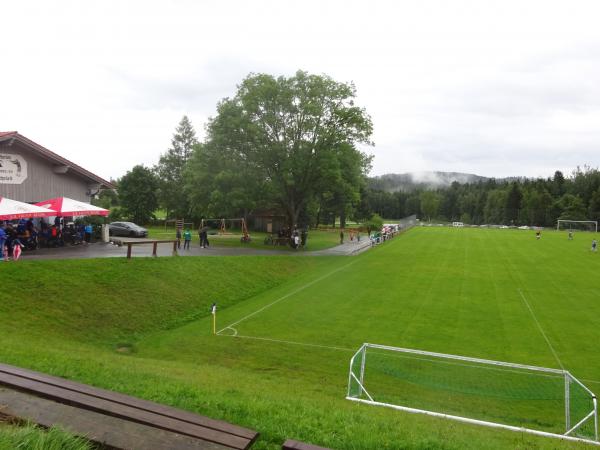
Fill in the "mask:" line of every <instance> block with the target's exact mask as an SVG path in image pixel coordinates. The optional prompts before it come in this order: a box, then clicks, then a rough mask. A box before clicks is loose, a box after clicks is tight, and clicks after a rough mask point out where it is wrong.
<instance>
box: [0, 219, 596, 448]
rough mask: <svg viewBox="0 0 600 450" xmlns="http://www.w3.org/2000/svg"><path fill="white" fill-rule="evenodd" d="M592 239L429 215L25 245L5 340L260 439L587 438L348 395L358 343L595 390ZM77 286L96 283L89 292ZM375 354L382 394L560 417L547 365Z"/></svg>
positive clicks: (427, 444) (489, 442)
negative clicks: (360, 240)
mask: <svg viewBox="0 0 600 450" xmlns="http://www.w3.org/2000/svg"><path fill="white" fill-rule="evenodd" d="M591 239H592V236H591V234H588V233H579V234H576V235H575V239H574V240H573V241H569V240H568V239H567V235H566V233H557V232H544V233H543V235H542V238H541V239H540V240H536V239H535V234H534V233H533V232H531V231H522V230H492V229H468V228H464V229H451V228H433V227H432V228H426V227H423V228H415V229H412V230H410V231H408V232H406V233H404V234H402V235H400V236H398V237H397V238H395V239H394V240H392V241H390V242H387V243H385V244H383V245H380V246H378V247H376V248H373V249H372V250H369V251H367V252H365V253H363V254H361V255H358V256H355V257H310V256H301V257H299V256H272V257H239V258H219V257H216V258H175V259H171V258H159V259H158V260H150V259H144V258H140V259H137V260H132V261H130V262H126V261H118V260H115V261H113V260H111V261H99V260H96V261H82V262H70V261H60V262H50V261H48V262H46V261H43V262H33V261H31V262H28V261H23V265H22V266H21V268H22V269H21V270H25V271H26V272H19V271H17V269H15V268H14V267H15V266H14V265H13V266H10V268H9V269H8V271H7V275H9V276H7V277H5V278H4V283H5V287H6V289H5V290H4V294H3V297H1V299H2V302H0V323H1V324H2V327H1V328H0V335H1V337H2V339H3V343H4V345H3V346H2V348H1V349H0V356H2V359H3V361H4V362H7V363H13V364H17V365H23V366H25V367H31V368H34V369H37V370H43V371H47V372H50V373H53V374H56V375H59V376H67V377H70V378H75V379H78V380H80V381H83V382H87V383H91V384H95V385H98V386H101V387H105V388H109V389H115V390H119V391H123V392H127V393H130V394H132V395H138V396H141V397H145V398H149V399H151V400H155V401H160V402H164V403H168V404H172V405H174V406H178V407H182V408H185V409H190V410H193V411H197V412H199V413H201V414H205V415H208V416H210V417H215V418H222V419H225V420H228V421H231V422H233V423H237V424H240V425H244V426H248V427H250V428H253V429H256V430H258V431H260V432H261V439H260V440H259V441H258V442H257V443H256V446H255V448H258V449H261V448H271V449H275V448H277V446H278V445H280V444H281V442H282V441H283V440H284V439H285V438H295V439H299V440H304V441H308V442H312V443H315V444H319V445H324V446H329V447H332V448H348V449H355V448H356V449H358V448H365V449H379V448H445V449H450V448H452V449H454V448H456V449H458V448H460V449H463V448H472V449H479V448H586V447H587V446H586V445H585V444H574V443H568V442H561V441H557V440H552V439H548V438H540V437H535V436H530V435H525V434H522V433H514V432H509V431H502V430H492V429H488V428H484V427H478V426H473V425H465V424H460V423H456V422H450V421H448V420H443V419H437V418H431V417H425V416H419V415H414V414H408V413H404V412H399V411H394V410H390V409H385V408H377V407H373V406H368V405H360V404H355V403H353V402H350V401H347V400H345V398H344V397H345V395H346V389H347V383H348V363H349V360H350V358H351V356H352V355H353V354H354V353H355V352H356V350H357V349H358V348H359V347H360V346H361V345H362V343H364V342H371V343H377V344H385V345H390V346H396V347H405V348H414V349H420V350H426V351H432V352H440V353H449V354H456V355H463V356H469V357H476V358H485V359H492V360H498V361H508V362H514V363H521V364H528V365H537V366H543V367H550V368H561V367H564V368H565V369H567V370H569V371H570V372H571V373H572V374H573V375H574V376H575V377H577V378H579V379H580V380H582V381H583V382H584V383H585V384H586V385H587V386H588V387H589V388H590V389H592V390H593V391H600V358H598V353H597V346H598V342H600V298H599V295H598V294H599V293H600V289H599V288H600V278H599V277H598V274H599V273H600V259H599V258H600V255H598V254H596V253H592V252H591V251H590V244H591ZM93 270H96V271H97V272H96V273H94V274H93V275H94V276H92V275H91V274H90V272H91V271H93ZM62 274H67V275H68V276H67V277H64V278H60V277H62ZM31 277H34V278H33V279H35V280H36V281H35V284H34V285H33V286H31V283H28V280H31V279H32V278H31ZM57 277H58V278H60V281H61V282H62V284H61V285H60V286H57V287H56V288H52V287H53V286H54V285H55V284H56V283H55V282H56V281H57V280H56V278H57ZM89 284H91V285H92V286H91V288H90V286H89ZM84 286H85V289H91V291H90V292H94V295H91V296H90V295H81V292H82V290H83V289H84ZM42 288H44V289H50V292H49V293H48V294H46V296H45V297H44V298H41V297H40V296H39V295H38V296H36V294H35V293H36V292H39V290H40V289H42ZM52 289H55V291H52ZM8 292H11V297H10V299H9V297H8V296H7V293H8ZM52 292H54V293H52ZM117 294H118V295H117ZM63 296H66V298H63ZM15 300H16V301H15ZM213 301H217V303H218V305H219V311H218V314H217V327H216V329H217V331H218V334H217V335H213V333H212V331H213V330H212V327H213V325H212V317H211V316H210V314H209V313H208V306H209V305H210V304H211V303H212V302H213ZM382 361H383V360H381V361H379V363H378V362H377V360H376V359H375V360H373V363H372V365H367V378H368V376H369V370H377V369H379V373H378V374H377V375H374V376H373V377H372V378H371V379H370V380H371V381H370V382H371V383H372V384H371V386H373V389H375V390H377V393H378V394H381V395H382V396H383V397H382V398H384V399H386V400H389V401H392V402H399V403H401V404H403V402H406V403H408V404H407V405H406V406H414V407H419V408H424V409H433V410H440V411H441V412H449V413H453V414H460V415H465V416H472V417H475V418H482V419H487V420H493V421H498V422H502V423H507V424H511V425H521V426H527V427H531V428H536V429H541V430H545V431H553V432H554V431H558V432H561V430H560V427H561V426H563V425H564V423H563V422H561V421H564V417H563V416H562V411H563V408H564V406H563V404H562V403H561V402H562V399H561V398H560V392H559V394H556V387H557V386H558V390H559V391H560V383H558V384H556V383H554V381H553V380H544V379H538V380H533V381H532V380H531V379H530V378H527V377H523V376H522V374H515V376H514V377H512V378H511V377H510V376H509V377H507V378H505V379H502V378H501V376H499V375H496V374H494V373H490V374H488V372H484V371H477V370H471V369H469V368H464V367H458V368H456V367H450V368H448V367H446V369H445V370H444V368H442V370H440V367H439V366H436V367H435V369H428V368H427V366H426V365H421V366H419V367H413V366H411V364H413V363H415V361H412V362H411V364H403V363H402V361H400V362H394V363H391V364H390V363H389V362H386V361H383V362H382ZM455 369H456V370H455ZM486 376H487V378H486ZM503 376H504V375H503ZM503 380H504V381H503ZM444 408H446V409H444Z"/></svg>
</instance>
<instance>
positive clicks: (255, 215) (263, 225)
mask: <svg viewBox="0 0 600 450" xmlns="http://www.w3.org/2000/svg"><path fill="white" fill-rule="evenodd" d="M285 226H286V217H285V214H282V213H280V212H277V211H275V210H271V209H261V210H256V211H253V212H252V214H250V215H249V216H248V228H250V229H251V230H252V231H264V232H266V233H277V231H278V230H279V229H280V228H284V227H285Z"/></svg>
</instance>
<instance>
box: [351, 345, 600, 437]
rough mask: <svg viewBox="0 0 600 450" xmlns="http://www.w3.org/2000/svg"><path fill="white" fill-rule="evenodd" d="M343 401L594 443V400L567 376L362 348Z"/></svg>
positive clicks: (563, 372) (460, 358)
mask: <svg viewBox="0 0 600 450" xmlns="http://www.w3.org/2000/svg"><path fill="white" fill-rule="evenodd" d="M346 398H347V399H348V400H353V401H357V402H362V403H367V404H371V405H377V406H386V407H390V408H394V409H399V410H403V411H408V412H413V413H421V414H427V415H433V416H438V417H444V418H447V419H453V420H458V421H462V422H467V423H474V424H479V425H485V426H490V427H496V428H505V429H511V430H515V431H525V432H529V433H533V434H539V435H545V436H552V437H560V438H563V439H572V440H585V441H592V442H598V412H597V402H596V396H595V395H594V394H593V393H592V391H591V390H590V389H588V388H587V387H586V386H585V385H584V384H583V383H581V382H580V381H579V380H578V379H576V378H575V377H574V376H573V375H571V374H570V373H569V372H568V371H566V370H559V369H551V368H546V367H537V366H529V365H523V364H514V363H508V362H501V361H491V360H486V359H479V358H469V357H464V356H458V355H448V354H443V353H433V352H426V351H421V350H414V349H405V348H397V347H389V346H385V345H377V344H363V346H362V347H361V348H360V349H359V350H358V351H357V352H356V354H355V355H354V356H353V357H352V359H351V361H350V372H349V376H348V394H347V397H346Z"/></svg>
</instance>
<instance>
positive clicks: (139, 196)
mask: <svg viewBox="0 0 600 450" xmlns="http://www.w3.org/2000/svg"><path fill="white" fill-rule="evenodd" d="M157 190H158V179H157V178H156V175H155V174H154V172H153V171H152V170H150V169H148V168H146V167H144V166H135V167H134V168H133V169H131V170H130V171H129V172H127V173H126V174H125V175H124V176H123V178H121V180H120V181H119V200H120V204H121V206H122V207H123V209H124V210H125V214H126V215H127V216H128V217H130V218H131V219H132V220H133V221H134V222H135V223H138V224H146V223H148V222H149V221H150V219H152V217H153V214H154V211H156V209H157V208H158V199H157V196H156V192H157Z"/></svg>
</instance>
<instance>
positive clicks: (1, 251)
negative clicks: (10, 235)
mask: <svg viewBox="0 0 600 450" xmlns="http://www.w3.org/2000/svg"><path fill="white" fill-rule="evenodd" d="M5 244H6V233H5V232H4V227H0V259H3V260H4V261H8V249H7V248H6V246H5Z"/></svg>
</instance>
